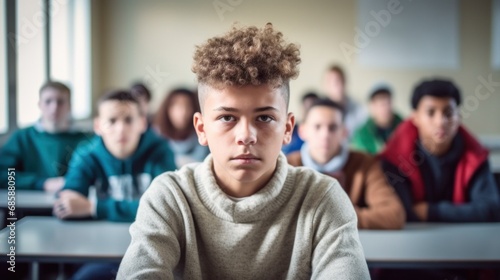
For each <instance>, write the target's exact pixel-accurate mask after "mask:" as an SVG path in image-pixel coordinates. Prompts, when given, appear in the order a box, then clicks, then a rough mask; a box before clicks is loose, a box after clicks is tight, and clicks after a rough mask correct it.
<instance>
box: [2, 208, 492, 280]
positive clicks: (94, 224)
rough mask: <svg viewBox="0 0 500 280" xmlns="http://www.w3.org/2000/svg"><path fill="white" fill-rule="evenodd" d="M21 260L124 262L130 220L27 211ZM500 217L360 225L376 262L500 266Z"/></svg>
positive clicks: (365, 245) (381, 264) (21, 227)
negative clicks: (397, 227)
mask: <svg viewBox="0 0 500 280" xmlns="http://www.w3.org/2000/svg"><path fill="white" fill-rule="evenodd" d="M16 226H17V228H16V234H17V235H16V237H17V243H18V244H17V247H16V261H28V262H31V263H32V272H33V273H32V275H33V276H34V277H35V278H33V279H36V275H37V269H38V263H39V262H59V263H83V262H93V261H106V262H119V261H120V260H121V258H122V257H123V255H124V253H125V251H126V249H127V247H128V245H129V243H130V235H129V232H128V228H129V226H130V224H129V223H114V222H108V221H61V220H58V219H56V218H54V217H26V218H23V219H22V220H21V221H19V222H18V224H17V225H16ZM7 230H8V228H6V229H3V230H2V231H0V240H1V242H0V261H5V260H6V259H7V256H6V254H7V244H6V242H5V240H6V238H7V234H8V231H7ZM499 233H500V223H470V224H439V223H420V224H418V223H410V224H407V225H406V226H405V228H404V229H403V230H401V231H389V230H385V231H384V230H360V231H359V235H360V240H361V243H362V245H363V249H364V252H365V257H366V260H367V262H368V265H369V266H370V267H371V268H375V267H384V268H436V267H439V268H450V267H455V268H486V267H487V268H500V241H499V238H498V236H499Z"/></svg>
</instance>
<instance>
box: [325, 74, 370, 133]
mask: <svg viewBox="0 0 500 280" xmlns="http://www.w3.org/2000/svg"><path fill="white" fill-rule="evenodd" d="M323 90H324V91H325V93H326V95H327V96H328V98H330V99H331V100H332V101H335V102H337V103H339V104H340V105H341V106H342V107H344V110H345V121H344V123H345V127H346V128H347V132H348V133H349V134H348V136H349V138H351V137H352V135H353V133H354V132H355V131H356V130H357V129H358V128H359V127H361V125H363V123H364V122H365V121H366V119H367V118H368V112H367V110H366V108H365V107H364V106H363V105H362V104H359V103H358V102H356V101H355V100H354V99H352V98H351V97H350V96H349V95H348V94H347V90H346V75H345V72H344V70H343V69H342V67H340V66H339V65H332V66H330V68H328V70H327V71H326V73H325V76H324V80H323Z"/></svg>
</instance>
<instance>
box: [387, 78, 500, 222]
mask: <svg viewBox="0 0 500 280" xmlns="http://www.w3.org/2000/svg"><path fill="white" fill-rule="evenodd" d="M460 101H461V97H460V92H459V90H458V88H457V87H456V86H455V85H454V84H453V83H452V82H450V81H447V80H429V81H424V82H422V83H421V84H420V85H418V86H417V87H416V88H415V90H414V91H413V96H412V99H411V105H412V107H413V113H412V116H411V118H410V119H408V120H406V121H404V122H403V123H401V124H400V126H399V127H398V128H397V129H396V131H395V132H394V134H393V137H392V138H391V139H390V140H389V142H388V143H387V146H386V148H385V150H384V151H383V153H382V154H381V158H382V159H383V167H384V169H385V171H386V175H387V177H388V179H389V181H390V183H391V184H392V185H393V186H394V188H395V189H396V191H397V192H398V194H399V196H400V197H401V200H402V201H403V204H404V206H405V209H406V213H407V219H408V221H429V222H492V221H500V196H499V191H498V187H497V185H496V183H495V181H494V178H493V175H492V173H491V171H490V166H489V164H488V151H487V150H486V149H485V148H483V147H482V146H481V145H480V144H479V143H478V141H477V140H476V139H475V138H474V136H472V134H470V133H469V132H468V131H467V130H466V129H465V128H464V127H463V126H462V125H461V124H460V115H459V107H458V106H459V105H460Z"/></svg>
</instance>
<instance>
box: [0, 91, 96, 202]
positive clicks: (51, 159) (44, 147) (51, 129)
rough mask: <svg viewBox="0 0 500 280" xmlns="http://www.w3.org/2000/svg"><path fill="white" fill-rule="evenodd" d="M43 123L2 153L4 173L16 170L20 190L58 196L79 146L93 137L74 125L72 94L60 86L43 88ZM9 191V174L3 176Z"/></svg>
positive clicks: (22, 132)
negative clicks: (55, 193) (74, 152)
mask: <svg viewBox="0 0 500 280" xmlns="http://www.w3.org/2000/svg"><path fill="white" fill-rule="evenodd" d="M39 98H40V100H39V101H38V107H39V108H40V111H41V116H40V119H39V120H38V121H37V122H36V123H35V124H34V125H32V126H29V127H27V128H23V129H20V130H18V131H16V132H14V134H13V135H12V136H11V137H10V139H9V140H8V141H7V143H6V144H5V145H4V146H3V147H2V148H1V149H0V159H1V160H0V169H2V170H7V169H8V168H15V169H16V188H17V189H30V190H44V191H46V192H51V193H53V192H57V191H58V190H60V189H61V188H62V187H63V186H64V177H63V176H64V175H65V174H66V171H67V169H68V162H69V160H70V158H71V155H72V153H73V151H74V150H75V149H76V147H77V146H78V144H79V143H80V142H82V141H84V140H86V139H90V137H91V134H90V133H84V132H81V131H78V130H77V129H76V128H75V127H74V126H73V123H72V121H71V92H70V89H69V88H68V87H67V86H66V85H64V84H62V83H60V82H53V81H50V82H47V83H45V84H44V85H43V86H42V87H41V88H40V93H39ZM0 182H1V184H0V185H1V186H2V187H5V188H6V187H7V185H8V184H7V172H2V175H1V176H0Z"/></svg>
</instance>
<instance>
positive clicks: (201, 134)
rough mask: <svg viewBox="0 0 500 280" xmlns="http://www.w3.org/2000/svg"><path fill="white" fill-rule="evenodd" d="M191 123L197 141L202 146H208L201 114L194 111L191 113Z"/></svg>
mask: <svg viewBox="0 0 500 280" xmlns="http://www.w3.org/2000/svg"><path fill="white" fill-rule="evenodd" d="M193 125H194V130H196V134H197V135H198V142H199V143H200V145H202V146H208V141H207V135H206V133H205V123H204V122H203V115H202V114H201V113H200V112H196V113H194V115H193Z"/></svg>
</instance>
